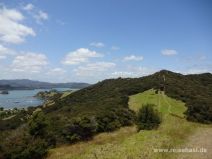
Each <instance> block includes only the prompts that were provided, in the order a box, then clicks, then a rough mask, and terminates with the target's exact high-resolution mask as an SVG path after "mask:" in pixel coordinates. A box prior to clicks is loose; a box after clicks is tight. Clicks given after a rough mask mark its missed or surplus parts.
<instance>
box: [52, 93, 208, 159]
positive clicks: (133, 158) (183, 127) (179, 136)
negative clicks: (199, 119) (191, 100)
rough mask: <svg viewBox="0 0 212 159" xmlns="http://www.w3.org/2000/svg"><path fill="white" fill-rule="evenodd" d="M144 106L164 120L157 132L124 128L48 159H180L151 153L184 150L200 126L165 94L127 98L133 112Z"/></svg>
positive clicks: (61, 150) (59, 150)
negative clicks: (161, 149)
mask: <svg viewBox="0 0 212 159" xmlns="http://www.w3.org/2000/svg"><path fill="white" fill-rule="evenodd" d="M146 103H150V104H155V105H157V106H158V107H157V108H158V110H159V111H160V112H161V114H162V116H163V121H162V124H161V125H160V127H159V128H158V129H157V130H151V131H147V130H144V131H140V132H137V131H136V128H135V126H131V127H124V128H121V129H120V130H117V131H115V132H111V133H102V134H99V135H97V136H95V137H94V139H93V140H91V141H88V142H81V143H77V144H74V145H64V146H61V147H59V148H55V149H52V150H50V153H49V156H48V159H180V158H179V157H181V156H180V154H178V153H156V152H154V149H157V148H177V147H181V146H186V144H187V143H189V142H191V141H192V140H191V139H190V137H191V136H192V135H195V132H196V131H197V130H199V128H200V127H203V126H202V125H201V124H197V123H191V122H188V121H187V120H186V119H185V118H184V114H183V112H184V111H185V110H186V107H185V104H184V103H183V102H181V101H178V100H174V99H172V98H169V97H167V96H166V95H165V94H164V95H163V94H155V91H154V90H149V91H146V92H143V93H139V94H136V95H133V96H130V100H129V107H130V108H131V109H133V110H134V111H138V110H139V108H141V107H142V104H146ZM170 112H171V113H174V114H176V115H178V116H180V117H181V118H178V117H176V116H173V115H171V114H170ZM204 127H206V128H207V126H204ZM200 132H201V131H200ZM190 140H191V141H190ZM191 143H192V142H191Z"/></svg>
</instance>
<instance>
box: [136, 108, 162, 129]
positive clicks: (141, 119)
mask: <svg viewBox="0 0 212 159" xmlns="http://www.w3.org/2000/svg"><path fill="white" fill-rule="evenodd" d="M154 107H155V105H152V104H146V105H143V106H142V108H140V109H139V112H138V115H137V128H138V131H139V130H151V129H154V128H157V127H158V126H159V124H160V123H161V117H160V114H159V112H158V111H157V110H156V109H155V108H154Z"/></svg>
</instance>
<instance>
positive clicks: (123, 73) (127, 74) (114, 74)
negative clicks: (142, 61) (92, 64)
mask: <svg viewBox="0 0 212 159" xmlns="http://www.w3.org/2000/svg"><path fill="white" fill-rule="evenodd" d="M111 75H112V77H133V76H134V72H126V71H116V72H112V73H111Z"/></svg>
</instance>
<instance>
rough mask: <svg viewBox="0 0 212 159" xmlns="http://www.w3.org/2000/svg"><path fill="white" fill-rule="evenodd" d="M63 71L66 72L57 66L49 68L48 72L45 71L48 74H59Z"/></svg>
mask: <svg viewBox="0 0 212 159" xmlns="http://www.w3.org/2000/svg"><path fill="white" fill-rule="evenodd" d="M64 73H66V71H65V70H64V69H62V68H59V67H57V68H53V69H51V70H49V72H47V74H48V75H61V74H64Z"/></svg>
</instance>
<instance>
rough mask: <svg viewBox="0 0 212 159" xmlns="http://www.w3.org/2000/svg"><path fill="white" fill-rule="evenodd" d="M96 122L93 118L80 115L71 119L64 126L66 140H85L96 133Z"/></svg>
mask: <svg viewBox="0 0 212 159" xmlns="http://www.w3.org/2000/svg"><path fill="white" fill-rule="evenodd" d="M96 127H97V123H96V121H95V119H94V118H88V117H82V118H74V119H72V120H71V121H70V122H69V123H68V124H67V125H66V126H65V128H64V130H63V135H64V136H65V138H66V140H67V141H68V142H71V143H72V142H76V141H79V140H87V139H90V138H92V137H93V135H94V134H95V133H96Z"/></svg>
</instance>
